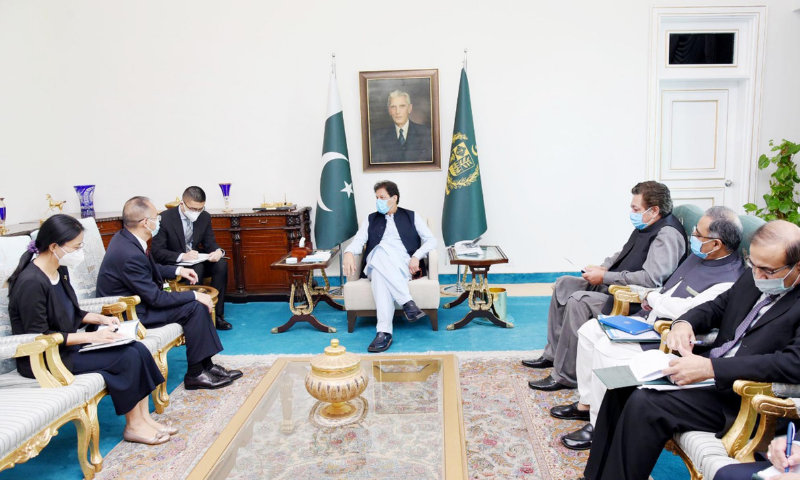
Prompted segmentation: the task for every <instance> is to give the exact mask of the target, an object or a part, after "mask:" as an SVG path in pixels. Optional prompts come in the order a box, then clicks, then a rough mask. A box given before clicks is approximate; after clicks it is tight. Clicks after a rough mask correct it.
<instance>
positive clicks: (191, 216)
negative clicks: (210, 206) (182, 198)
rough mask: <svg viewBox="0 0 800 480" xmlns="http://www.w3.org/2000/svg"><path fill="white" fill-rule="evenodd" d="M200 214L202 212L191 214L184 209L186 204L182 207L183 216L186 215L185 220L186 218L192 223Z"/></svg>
mask: <svg viewBox="0 0 800 480" xmlns="http://www.w3.org/2000/svg"><path fill="white" fill-rule="evenodd" d="M201 213H203V212H193V211H192V210H189V209H188V208H187V207H186V204H184V205H183V214H184V215H186V218H188V219H189V221H191V222H192V223H194V222H196V221H197V219H198V218H199V217H200V214H201Z"/></svg>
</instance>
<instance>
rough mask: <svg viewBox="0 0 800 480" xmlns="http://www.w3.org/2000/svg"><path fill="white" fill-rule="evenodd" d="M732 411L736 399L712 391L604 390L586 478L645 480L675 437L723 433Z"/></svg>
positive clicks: (707, 388)
mask: <svg viewBox="0 0 800 480" xmlns="http://www.w3.org/2000/svg"><path fill="white" fill-rule="evenodd" d="M737 409H738V403H737V402H736V399H735V397H733V396H728V395H724V394H723V393H721V392H720V391H719V390H718V389H717V388H716V387H700V388H692V389H687V390H674V391H669V392H658V391H655V390H646V389H636V388H633V387H631V388H620V389H617V390H609V391H608V392H607V393H606V395H605V397H604V398H603V403H602V405H601V406H600V412H599V413H598V416H597V425H596V426H595V429H594V437H593V438H592V449H591V451H590V452H589V461H588V462H587V464H586V470H585V476H586V478H587V480H598V479H605V480H647V478H648V476H649V475H650V472H651V471H652V470H653V467H654V466H655V464H656V461H657V460H658V457H659V455H660V454H661V450H662V449H663V448H664V445H665V444H666V443H667V441H668V440H669V439H670V438H672V436H673V435H674V434H675V433H678V432H686V431H692V430H700V431H705V432H719V431H722V430H724V429H725V427H726V413H728V417H731V415H732V414H733V415H735V412H736V410H737Z"/></svg>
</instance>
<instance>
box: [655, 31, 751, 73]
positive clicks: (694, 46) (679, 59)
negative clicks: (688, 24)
mask: <svg viewBox="0 0 800 480" xmlns="http://www.w3.org/2000/svg"><path fill="white" fill-rule="evenodd" d="M735 40H736V34H735V33H733V32H730V33H670V34H669V64H670V65H733V58H734V55H733V54H734V44H735Z"/></svg>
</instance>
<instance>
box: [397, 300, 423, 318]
mask: <svg viewBox="0 0 800 480" xmlns="http://www.w3.org/2000/svg"><path fill="white" fill-rule="evenodd" d="M403 313H404V314H405V315H406V320H408V323H414V322H416V321H417V320H419V319H420V318H422V317H424V316H425V315H427V314H426V313H425V312H423V311H422V310H420V309H419V307H418V306H417V304H416V303H414V300H409V301H407V302H406V303H404V304H403Z"/></svg>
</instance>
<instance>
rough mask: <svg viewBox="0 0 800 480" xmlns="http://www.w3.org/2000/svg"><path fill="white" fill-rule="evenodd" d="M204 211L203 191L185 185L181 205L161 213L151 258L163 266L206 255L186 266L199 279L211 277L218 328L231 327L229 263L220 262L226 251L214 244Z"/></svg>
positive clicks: (204, 198) (225, 328)
mask: <svg viewBox="0 0 800 480" xmlns="http://www.w3.org/2000/svg"><path fill="white" fill-rule="evenodd" d="M205 210H206V192H204V191H203V189H202V188H200V187H189V188H187V189H186V191H184V192H183V201H182V202H181V203H180V205H178V206H177V207H175V208H170V209H169V210H166V211H164V212H162V213H161V229H160V230H159V231H158V235H156V236H155V237H153V245H152V248H153V257H154V258H155V260H156V262H158V263H160V264H162V265H174V264H176V263H180V262H186V261H191V260H197V258H198V255H199V254H201V253H204V254H208V260H206V261H205V262H201V263H195V264H194V265H191V266H190V267H188V268H191V269H192V270H194V271H195V272H197V277H198V278H200V279H203V278H206V277H211V286H212V287H213V288H216V289H217V290H218V291H219V296H218V297H217V312H216V317H217V330H230V329H231V328H233V326H232V325H231V324H230V323H228V322H226V321H225V289H226V287H227V285H228V262H227V261H224V260H223V261H220V260H221V259H222V257H223V256H224V255H225V250H223V249H221V248H220V247H219V245H217V242H216V240H215V239H214V231H213V230H212V229H211V215H210V214H209V213H208V212H206V211H205Z"/></svg>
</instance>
